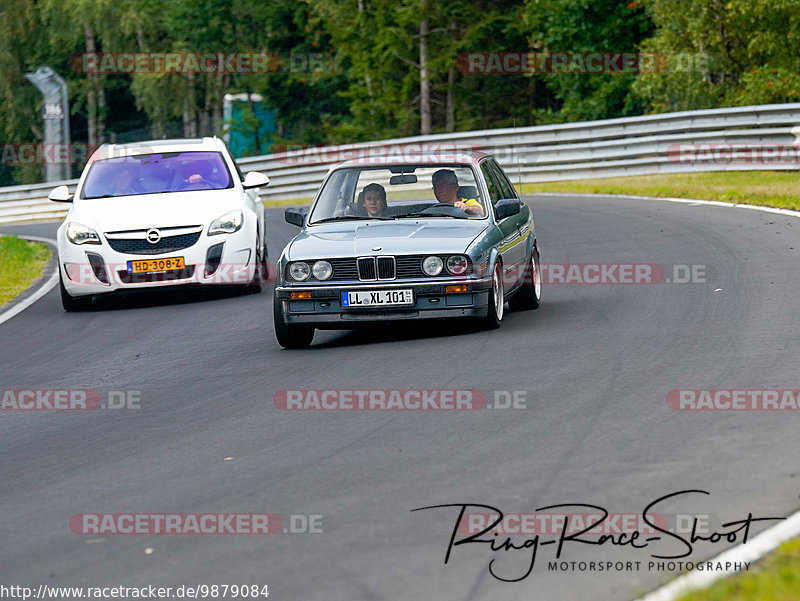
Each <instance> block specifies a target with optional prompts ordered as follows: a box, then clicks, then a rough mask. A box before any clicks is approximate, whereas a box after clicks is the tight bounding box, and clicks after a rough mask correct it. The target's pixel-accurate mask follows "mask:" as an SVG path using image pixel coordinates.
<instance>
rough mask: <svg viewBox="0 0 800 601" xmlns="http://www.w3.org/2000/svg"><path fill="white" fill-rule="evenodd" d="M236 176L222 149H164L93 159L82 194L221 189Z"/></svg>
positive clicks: (129, 193)
mask: <svg viewBox="0 0 800 601" xmlns="http://www.w3.org/2000/svg"><path fill="white" fill-rule="evenodd" d="M231 187H233V180H232V179H231V174H230V172H229V171H228V167H227V166H226V165H225V159H223V158H222V155H221V154H220V153H219V152H211V151H209V152H203V151H200V152H164V153H153V154H142V155H134V156H126V157H114V158H110V159H101V160H98V161H95V162H94V163H92V165H91V167H90V168H89V172H88V174H87V175H86V180H85V182H84V184H83V190H82V192H81V198H113V197H117V196H135V195H139V194H159V193H162V192H183V191H187V190H221V189H223V188H231Z"/></svg>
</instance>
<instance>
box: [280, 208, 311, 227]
mask: <svg viewBox="0 0 800 601" xmlns="http://www.w3.org/2000/svg"><path fill="white" fill-rule="evenodd" d="M306 215H308V209H307V208H305V207H293V208H291V209H286V211H284V213H283V216H284V217H285V218H286V223H291V224H292V225H296V226H297V227H303V224H304V223H305V222H306Z"/></svg>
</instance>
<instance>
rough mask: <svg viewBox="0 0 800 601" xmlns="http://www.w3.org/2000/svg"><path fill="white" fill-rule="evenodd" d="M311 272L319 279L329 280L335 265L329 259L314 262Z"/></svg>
mask: <svg viewBox="0 0 800 601" xmlns="http://www.w3.org/2000/svg"><path fill="white" fill-rule="evenodd" d="M311 273H313V274H314V277H315V278H317V279H318V280H327V279H328V278H329V277H331V276H332V275H333V267H331V264H330V263H328V262H327V261H317V262H316V263H314V267H312V268H311Z"/></svg>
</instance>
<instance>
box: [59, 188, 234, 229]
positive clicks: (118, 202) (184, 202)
mask: <svg viewBox="0 0 800 601" xmlns="http://www.w3.org/2000/svg"><path fill="white" fill-rule="evenodd" d="M241 208H243V203H242V195H241V192H240V191H238V190H236V189H235V188H230V189H226V190H200V191H196V190H195V191H187V192H167V193H164V194H141V195H138V196H120V197H117V198H92V199H87V198H78V199H76V200H75V202H74V205H73V208H72V212H71V214H70V216H69V217H68V220H70V221H77V222H80V223H82V224H84V225H87V226H89V227H92V228H95V229H97V230H98V231H100V232H114V231H123V230H139V229H149V228H165V227H180V226H187V225H202V226H208V224H209V223H211V222H212V221H213V220H214V219H216V218H217V217H220V216H221V215H224V214H225V213H227V212H228V211H232V210H234V209H241Z"/></svg>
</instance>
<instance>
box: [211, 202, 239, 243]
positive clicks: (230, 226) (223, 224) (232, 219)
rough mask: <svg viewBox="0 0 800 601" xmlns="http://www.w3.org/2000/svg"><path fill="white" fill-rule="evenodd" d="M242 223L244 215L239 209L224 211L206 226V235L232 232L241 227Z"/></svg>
mask: <svg viewBox="0 0 800 601" xmlns="http://www.w3.org/2000/svg"><path fill="white" fill-rule="evenodd" d="M242 223H244V215H243V214H242V211H241V210H240V209H236V210H235V211H230V212H228V213H225V214H224V215H222V216H221V217H217V218H216V219H215V220H214V221H212V222H211V225H209V226H208V235H209V236H214V235H215V234H232V233H234V232H238V231H239V230H240V229H242Z"/></svg>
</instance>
